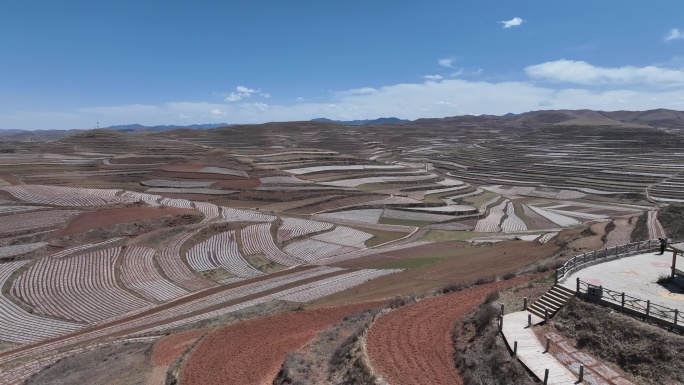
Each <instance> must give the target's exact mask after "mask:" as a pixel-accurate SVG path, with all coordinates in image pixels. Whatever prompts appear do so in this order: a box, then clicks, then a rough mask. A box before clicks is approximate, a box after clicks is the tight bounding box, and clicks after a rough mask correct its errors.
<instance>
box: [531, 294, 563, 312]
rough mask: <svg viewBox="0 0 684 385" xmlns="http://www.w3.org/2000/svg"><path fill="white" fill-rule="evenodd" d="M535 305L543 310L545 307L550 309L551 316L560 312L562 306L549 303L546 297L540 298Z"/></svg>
mask: <svg viewBox="0 0 684 385" xmlns="http://www.w3.org/2000/svg"><path fill="white" fill-rule="evenodd" d="M535 305H539V307H540V308H541V309H542V310H543V309H544V308H545V307H546V308H547V309H549V316H550V315H552V314H554V313H556V312H557V311H558V310H560V308H561V307H560V306H558V305H556V304H554V303H551V302H548V301H547V300H546V299H545V298H544V297H542V298H539V300H538V301H537V302H535Z"/></svg>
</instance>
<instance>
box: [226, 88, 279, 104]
mask: <svg viewBox="0 0 684 385" xmlns="http://www.w3.org/2000/svg"><path fill="white" fill-rule="evenodd" d="M235 90H236V91H237V92H230V93H228V94H224V95H223V96H224V98H223V101H224V102H238V101H240V100H242V99H245V98H249V97H252V95H259V96H261V97H264V98H270V97H271V94H269V93H266V92H262V91H261V89H256V90H255V89H253V88H248V87H245V86H237V87H235Z"/></svg>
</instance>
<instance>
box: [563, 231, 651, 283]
mask: <svg viewBox="0 0 684 385" xmlns="http://www.w3.org/2000/svg"><path fill="white" fill-rule="evenodd" d="M659 246H660V241H658V240H657V239H655V240H654V239H651V240H648V241H641V242H632V243H628V244H626V245H620V246H615V247H609V248H607V249H600V250H594V251H590V252H588V253H584V254H580V255H576V256H574V257H573V258H571V259H570V260H568V261H567V262H565V264H564V265H563V266H561V267H560V268H558V269H557V270H556V283H558V282H561V281H563V280H564V279H565V278H567V277H568V276H569V275H570V274H571V273H573V272H575V271H577V270H579V269H582V268H584V267H589V266H591V265H594V264H596V263H601V262H607V261H612V260H613V259H618V258H623V257H628V256H630V255H635V254H639V253H644V252H648V251H652V250H657V248H658V247H659Z"/></svg>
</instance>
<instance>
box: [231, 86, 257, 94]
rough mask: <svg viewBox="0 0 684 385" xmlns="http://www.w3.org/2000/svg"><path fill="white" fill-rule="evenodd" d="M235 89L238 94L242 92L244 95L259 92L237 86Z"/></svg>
mask: <svg viewBox="0 0 684 385" xmlns="http://www.w3.org/2000/svg"><path fill="white" fill-rule="evenodd" d="M235 89H236V90H237V92H242V93H246V94H253V93H256V92H257V90H253V89H251V88H247V87H245V86H237V87H235Z"/></svg>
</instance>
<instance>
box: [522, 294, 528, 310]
mask: <svg viewBox="0 0 684 385" xmlns="http://www.w3.org/2000/svg"><path fill="white" fill-rule="evenodd" d="M523 310H527V297H523Z"/></svg>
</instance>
